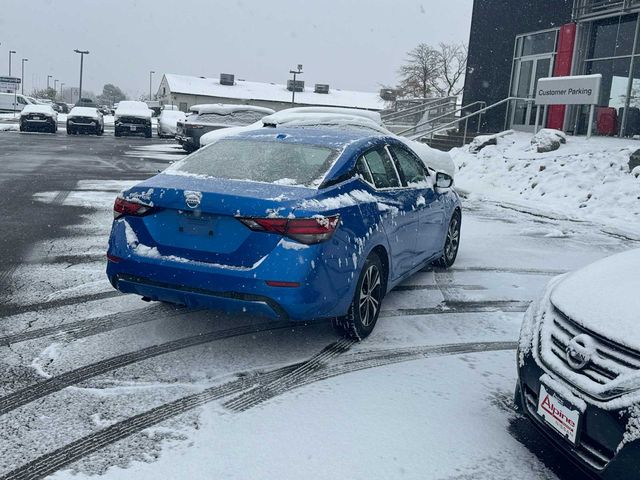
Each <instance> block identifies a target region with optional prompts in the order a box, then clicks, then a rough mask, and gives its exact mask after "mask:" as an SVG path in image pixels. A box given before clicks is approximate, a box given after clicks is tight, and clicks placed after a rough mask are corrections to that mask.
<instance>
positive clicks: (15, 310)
mask: <svg viewBox="0 0 640 480" xmlns="http://www.w3.org/2000/svg"><path fill="white" fill-rule="evenodd" d="M0 285H2V283H1V282H0ZM119 296H124V294H122V293H120V292H118V291H116V290H113V291H111V290H110V291H108V292H100V293H88V294H85V295H78V296H77V297H68V298H61V299H59V300H51V301H49V302H41V303H32V304H30V305H15V304H12V305H5V306H0V318H1V317H9V316H11V315H18V314H21V313H31V312H40V311H42V310H50V309H52V308H58V307H66V306H69V305H76V304H79V303H85V302H91V301H95V300H105V299H107V298H113V297H119Z"/></svg>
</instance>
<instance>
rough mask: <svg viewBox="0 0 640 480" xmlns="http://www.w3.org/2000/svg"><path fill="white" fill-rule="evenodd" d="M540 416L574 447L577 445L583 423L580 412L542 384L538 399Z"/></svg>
mask: <svg viewBox="0 0 640 480" xmlns="http://www.w3.org/2000/svg"><path fill="white" fill-rule="evenodd" d="M538 415H540V416H541V417H542V419H543V420H544V422H545V423H546V424H547V425H549V426H550V427H552V428H553V429H554V430H555V431H556V432H558V433H559V434H560V435H562V436H563V437H565V438H566V439H567V440H569V442H571V444H572V445H575V444H576V443H577V441H578V433H579V428H580V421H581V418H580V417H581V415H580V410H578V408H576V407H575V406H574V405H572V404H571V403H570V402H568V401H567V400H565V399H564V398H563V397H562V396H560V395H558V394H556V393H555V392H552V391H550V390H549V389H548V388H547V387H545V386H544V385H542V384H541V385H540V395H539V397H538Z"/></svg>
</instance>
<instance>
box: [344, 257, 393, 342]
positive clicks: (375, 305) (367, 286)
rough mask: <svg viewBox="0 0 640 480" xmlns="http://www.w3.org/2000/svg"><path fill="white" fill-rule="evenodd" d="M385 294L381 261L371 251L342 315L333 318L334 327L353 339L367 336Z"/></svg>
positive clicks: (372, 326) (376, 317) (371, 329)
mask: <svg viewBox="0 0 640 480" xmlns="http://www.w3.org/2000/svg"><path fill="white" fill-rule="evenodd" d="M384 294H385V277H384V270H383V266H382V262H381V260H380V257H378V255H377V254H375V253H371V254H370V255H369V257H368V258H367V261H366V262H365V264H364V267H363V268H362V271H361V272H360V277H359V278H358V283H357V285H356V292H355V295H354V297H353V301H352V302H351V306H350V307H349V312H348V313H347V314H346V315H345V316H344V317H338V318H335V319H333V325H334V327H335V329H336V330H337V331H338V332H339V333H340V334H342V335H344V336H345V337H347V338H351V339H353V340H362V339H364V338H366V337H367V336H369V334H370V333H371V332H372V331H373V328H374V327H375V325H376V322H377V321H378V316H379V315H380V307H381V306H382V299H383V298H384Z"/></svg>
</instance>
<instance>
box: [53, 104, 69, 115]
mask: <svg viewBox="0 0 640 480" xmlns="http://www.w3.org/2000/svg"><path fill="white" fill-rule="evenodd" d="M51 106H52V107H53V109H54V110H55V111H56V112H58V113H69V111H70V109H69V106H68V105H67V104H66V103H64V102H55V103H54V104H53V105H51Z"/></svg>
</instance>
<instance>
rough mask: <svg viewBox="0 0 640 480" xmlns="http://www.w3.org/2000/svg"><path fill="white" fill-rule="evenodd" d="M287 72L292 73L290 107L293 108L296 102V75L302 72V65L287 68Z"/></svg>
mask: <svg viewBox="0 0 640 480" xmlns="http://www.w3.org/2000/svg"><path fill="white" fill-rule="evenodd" d="M289 73H293V88H292V89H291V107H292V108H293V107H294V106H295V103H296V86H297V84H296V75H300V74H301V73H304V72H303V71H302V65H301V64H298V70H289Z"/></svg>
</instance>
